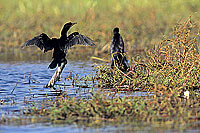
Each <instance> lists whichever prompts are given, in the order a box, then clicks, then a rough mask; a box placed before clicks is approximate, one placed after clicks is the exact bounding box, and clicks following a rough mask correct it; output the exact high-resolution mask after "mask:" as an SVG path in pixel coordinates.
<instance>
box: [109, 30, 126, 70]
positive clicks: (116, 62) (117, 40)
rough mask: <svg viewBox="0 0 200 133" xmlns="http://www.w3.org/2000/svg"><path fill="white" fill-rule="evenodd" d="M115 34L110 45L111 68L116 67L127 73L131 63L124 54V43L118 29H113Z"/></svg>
mask: <svg viewBox="0 0 200 133" xmlns="http://www.w3.org/2000/svg"><path fill="white" fill-rule="evenodd" d="M113 34H114V36H113V38H112V40H111V44H110V52H111V61H112V63H111V68H114V67H115V66H116V67H118V68H119V69H120V70H121V71H123V72H126V71H127V70H128V68H129V63H128V60H127V59H126V56H125V53H124V41H123V38H122V37H121V35H120V34H119V28H118V27H116V28H114V29H113Z"/></svg>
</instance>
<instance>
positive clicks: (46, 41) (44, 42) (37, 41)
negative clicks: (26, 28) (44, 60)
mask: <svg viewBox="0 0 200 133" xmlns="http://www.w3.org/2000/svg"><path fill="white" fill-rule="evenodd" d="M50 41H51V39H50V38H49V37H48V36H47V35H46V34H45V33H42V34H40V35H39V36H36V37H34V38H33V39H31V40H28V41H26V42H25V43H24V45H23V46H22V47H21V48H24V47H25V46H31V45H36V46H38V47H39V48H40V49H41V50H44V52H47V51H48V50H52V49H53V47H52V46H51V43H50Z"/></svg>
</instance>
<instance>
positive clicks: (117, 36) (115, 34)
mask: <svg viewBox="0 0 200 133" xmlns="http://www.w3.org/2000/svg"><path fill="white" fill-rule="evenodd" d="M114 38H115V39H116V41H118V40H119V38H120V34H119V33H118V32H117V33H114Z"/></svg>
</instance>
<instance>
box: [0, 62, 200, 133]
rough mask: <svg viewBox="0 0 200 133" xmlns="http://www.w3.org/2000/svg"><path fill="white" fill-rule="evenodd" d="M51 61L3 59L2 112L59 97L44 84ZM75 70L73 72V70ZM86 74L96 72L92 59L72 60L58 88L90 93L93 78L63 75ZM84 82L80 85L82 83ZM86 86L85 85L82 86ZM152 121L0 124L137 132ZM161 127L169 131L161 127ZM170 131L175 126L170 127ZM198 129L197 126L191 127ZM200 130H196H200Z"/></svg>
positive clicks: (21, 128) (14, 128) (14, 112)
mask: <svg viewBox="0 0 200 133" xmlns="http://www.w3.org/2000/svg"><path fill="white" fill-rule="evenodd" d="M48 65H49V62H47V61H41V62H40V61H38V62H9V63H7V62H6V63H5V62H0V70H1V71H0V100H1V102H2V103H4V104H0V116H2V115H6V116H7V117H13V116H18V115H20V114H19V113H20V111H21V110H26V109H27V108H29V106H30V105H31V104H30V103H35V104H36V105H40V103H41V102H42V101H44V100H47V99H52V98H56V96H55V90H52V89H49V88H44V85H46V84H47V83H48V81H49V80H50V78H51V76H52V75H53V74H54V72H55V70H50V69H47V67H48ZM71 71H72V72H71ZM77 75H78V76H79V77H83V76H85V75H87V76H89V77H91V76H95V71H94V68H93V64H92V62H83V61H76V62H74V61H69V62H68V64H67V65H66V67H65V69H64V71H63V73H62V76H61V81H60V82H58V83H57V85H56V88H59V89H61V90H63V91H66V92H67V95H68V96H72V97H74V96H76V97H90V96H91V95H90V91H95V90H96V89H97V88H95V86H94V85H95V84H96V83H95V84H93V83H92V81H88V82H87V83H85V82H84V81H77V83H75V84H74V86H73V83H72V80H66V79H64V78H68V77H70V76H72V77H77ZM80 85H81V86H80ZM82 86H84V87H82ZM118 95H120V96H125V95H126V96H127V95H130V96H142V95H145V93H143V92H132V93H131V92H130V93H120V94H118ZM158 128H159V127H158ZM153 129H155V127H153V128H152V125H143V124H142V123H136V124H130V125H123V123H122V124H121V125H115V126H114V125H113V126H112V125H110V126H109V124H107V123H105V124H103V126H102V127H84V126H78V125H76V124H62V125H52V124H51V123H35V124H26V125H25V124H23V125H20V124H18V125H1V126H0V132H6V133H8V132H20V133H23V132H33V133H34V132H42V133H43V132H50V133H54V132H135V131H144V132H148V131H153ZM159 131H162V132H163V131H166V130H164V129H159ZM168 131H169V132H170V131H172V132H173V130H168ZM188 131H193V132H196V131H195V130H188ZM198 131H199V130H197V132H198Z"/></svg>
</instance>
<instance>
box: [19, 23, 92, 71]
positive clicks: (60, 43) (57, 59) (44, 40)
mask: <svg viewBox="0 0 200 133" xmlns="http://www.w3.org/2000/svg"><path fill="white" fill-rule="evenodd" d="M74 24H76V23H72V22H68V23H66V24H65V25H64V26H63V28H62V30H61V36H60V38H49V37H48V36H47V35H46V34H45V33H41V34H40V35H38V36H36V37H34V38H33V39H31V40H28V41H27V42H25V43H24V45H23V46H22V48H23V47H25V46H30V45H36V46H38V47H39V48H40V49H41V50H44V52H47V51H49V50H52V49H54V52H53V60H52V62H51V64H50V65H49V68H50V69H53V68H56V66H61V63H65V64H66V63H67V60H66V58H65V56H66V53H67V50H68V49H69V48H70V47H72V46H73V45H75V44H80V45H86V46H87V45H89V46H93V45H95V44H94V42H93V41H92V40H91V39H90V38H89V37H87V36H84V35H82V34H80V33H78V32H73V33H72V34H70V35H69V36H67V32H68V30H69V29H70V28H71V27H72V26H73V25H74Z"/></svg>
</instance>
